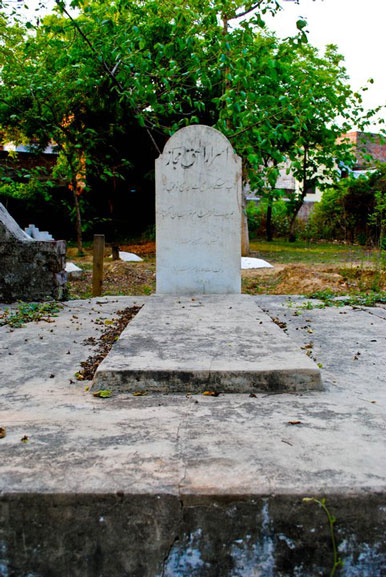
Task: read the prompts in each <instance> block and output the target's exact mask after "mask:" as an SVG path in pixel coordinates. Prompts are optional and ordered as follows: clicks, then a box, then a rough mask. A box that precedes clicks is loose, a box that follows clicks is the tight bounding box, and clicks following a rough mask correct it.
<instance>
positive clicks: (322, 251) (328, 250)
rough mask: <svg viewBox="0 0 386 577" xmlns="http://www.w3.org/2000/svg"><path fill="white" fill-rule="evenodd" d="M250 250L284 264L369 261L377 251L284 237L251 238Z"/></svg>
mask: <svg viewBox="0 0 386 577" xmlns="http://www.w3.org/2000/svg"><path fill="white" fill-rule="evenodd" d="M250 250H251V252H256V253H258V256H259V257H260V258H263V259H264V260H267V261H269V262H272V263H284V264H285V263H302V264H337V263H364V262H366V263H367V262H370V263H371V260H372V258H373V255H374V252H375V253H376V252H377V251H373V250H371V249H368V248H366V247H361V246H353V245H346V244H339V243H328V242H308V241H304V240H298V241H296V242H288V241H287V240H284V239H277V240H273V241H272V242H267V241H265V240H252V241H251V242H250Z"/></svg>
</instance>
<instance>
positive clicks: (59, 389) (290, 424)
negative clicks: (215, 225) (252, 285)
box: [0, 296, 386, 577]
mask: <svg viewBox="0 0 386 577" xmlns="http://www.w3.org/2000/svg"><path fill="white" fill-rule="evenodd" d="M253 298H255V300H256V304H258V305H259V306H260V307H261V308H262V309H263V310H264V311H268V313H269V315H270V316H271V317H274V318H275V317H276V318H278V319H279V320H280V322H281V323H282V326H284V325H286V327H287V331H288V334H289V336H290V337H291V339H292V340H293V341H294V342H295V343H296V344H297V345H298V347H299V348H300V347H304V346H307V345H309V344H310V342H311V341H312V342H313V355H314V356H315V357H316V358H317V362H318V363H320V364H321V365H323V366H322V369H321V372H322V376H323V384H324V390H323V391H308V392H304V393H296V394H287V393H282V394H271V393H267V394H260V395H256V396H254V397H251V396H250V395H248V394H230V395H226V394H221V395H220V396H218V397H213V396H205V395H185V394H178V393H175V394H168V395H165V394H160V393H154V394H148V395H145V396H135V395H133V394H126V395H122V394H116V395H115V394H113V396H112V397H110V398H97V397H94V396H93V395H92V394H91V393H90V392H89V391H88V390H87V389H88V386H89V385H90V383H89V382H84V381H77V380H76V379H75V377H74V373H75V372H76V371H78V370H79V368H80V363H81V362H82V361H85V360H86V358H87V357H88V356H89V355H90V354H94V353H95V346H96V345H95V344H94V345H93V344H92V343H96V342H97V341H98V339H99V338H100V337H101V335H102V334H103V331H104V330H105V327H106V325H107V324H108V323H110V322H111V320H112V319H114V318H116V316H117V313H118V311H120V310H122V309H124V308H126V307H130V306H133V305H140V304H143V303H144V302H149V301H150V300H151V297H104V298H96V299H92V300H87V301H86V300H84V301H71V302H68V303H66V304H65V306H64V309H63V311H61V313H60V314H59V316H58V317H57V318H53V319H52V321H53V322H50V323H47V322H44V321H40V322H37V323H35V322H33V323H28V324H26V325H25V327H23V328H20V329H10V328H9V327H7V326H2V327H0V426H1V427H4V428H5V429H6V435H5V437H3V438H0V576H1V577H11V576H14V577H27V576H29V577H50V576H55V577H85V576H87V577H220V576H221V577H257V576H260V577H316V576H321V575H323V576H327V575H330V573H331V569H332V563H333V551H332V544H331V538H330V533H329V526H328V522H327V517H326V515H325V513H324V512H323V510H322V509H321V508H320V506H318V505H317V504H316V503H315V502H309V501H308V502H304V500H303V499H304V498H312V497H314V498H317V499H322V498H325V499H326V505H327V507H328V509H329V511H330V513H331V514H332V515H334V516H335V517H336V519H337V521H336V524H335V537H336V543H337V548H338V554H339V556H341V557H342V560H343V561H344V566H343V568H340V569H339V571H336V577H338V575H339V577H381V576H383V575H384V573H385V567H386V539H385V535H386V460H385V446H386V428H385V422H386V377H385V375H386V356H385V346H386V331H385V328H386V324H385V323H386V307H382V306H381V307H375V308H366V307H360V308H356V309H352V308H351V307H343V308H336V307H331V308H325V309H317V308H313V309H311V310H305V309H304V306H303V308H301V309H299V310H298V306H301V305H304V299H302V298H296V297H292V298H293V303H292V306H289V304H288V299H286V297H284V296H257V297H253ZM1 306H2V305H0V308H1ZM310 331H312V333H310ZM288 340H289V339H288ZM21 439H24V441H23V442H22V441H21Z"/></svg>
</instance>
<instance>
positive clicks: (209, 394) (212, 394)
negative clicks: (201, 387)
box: [202, 391, 220, 397]
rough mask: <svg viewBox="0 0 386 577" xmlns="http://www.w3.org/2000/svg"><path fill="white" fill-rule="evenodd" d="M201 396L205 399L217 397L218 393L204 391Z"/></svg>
mask: <svg viewBox="0 0 386 577" xmlns="http://www.w3.org/2000/svg"><path fill="white" fill-rule="evenodd" d="M202 394H203V395H205V396H206V397H218V396H219V394H220V393H218V392H217V391H204V392H203V393H202Z"/></svg>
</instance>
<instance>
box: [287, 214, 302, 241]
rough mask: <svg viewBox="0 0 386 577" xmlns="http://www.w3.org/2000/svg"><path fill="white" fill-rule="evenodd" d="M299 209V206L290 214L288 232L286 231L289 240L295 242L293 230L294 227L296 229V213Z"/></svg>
mask: <svg viewBox="0 0 386 577" xmlns="http://www.w3.org/2000/svg"><path fill="white" fill-rule="evenodd" d="M299 210H300V207H299V208H298V209H296V210H295V212H294V213H293V215H292V216H291V220H290V227H289V233H288V240H289V242H295V240H296V231H295V229H296V217H297V215H298V212H299Z"/></svg>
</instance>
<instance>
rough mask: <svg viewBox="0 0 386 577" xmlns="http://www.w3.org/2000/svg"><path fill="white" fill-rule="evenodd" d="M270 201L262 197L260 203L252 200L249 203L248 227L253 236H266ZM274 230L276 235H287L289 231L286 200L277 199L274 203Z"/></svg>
mask: <svg viewBox="0 0 386 577" xmlns="http://www.w3.org/2000/svg"><path fill="white" fill-rule="evenodd" d="M267 208H268V201H267V200H265V199H262V200H260V201H259V203H258V204H257V203H255V202H254V201H250V202H249V203H248V204H247V219H248V229H249V233H250V235H251V237H252V238H253V237H259V236H265V234H266V230H267ZM272 230H273V234H274V236H277V237H281V236H286V235H287V234H288V231H289V219H288V214H287V207H286V202H285V201H284V200H277V201H275V202H274V203H273V205H272Z"/></svg>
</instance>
